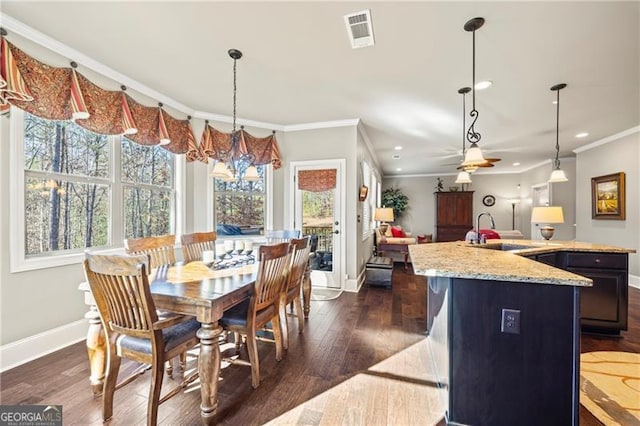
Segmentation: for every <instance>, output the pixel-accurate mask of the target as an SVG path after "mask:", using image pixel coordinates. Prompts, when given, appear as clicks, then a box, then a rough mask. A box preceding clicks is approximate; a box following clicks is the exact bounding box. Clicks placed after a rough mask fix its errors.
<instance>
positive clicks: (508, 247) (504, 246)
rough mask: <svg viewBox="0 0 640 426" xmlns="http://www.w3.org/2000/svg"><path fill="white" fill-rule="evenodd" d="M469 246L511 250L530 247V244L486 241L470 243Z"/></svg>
mask: <svg viewBox="0 0 640 426" xmlns="http://www.w3.org/2000/svg"><path fill="white" fill-rule="evenodd" d="M470 247H476V248H483V249H489V250H501V251H511V250H523V249H530V248H532V247H531V246H528V245H527V246H525V245H521V244H508V243H495V244H492V243H487V244H478V245H472V246H470Z"/></svg>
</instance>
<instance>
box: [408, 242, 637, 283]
mask: <svg viewBox="0 0 640 426" xmlns="http://www.w3.org/2000/svg"><path fill="white" fill-rule="evenodd" d="M500 244H505V245H509V246H513V247H514V250H510V251H502V250H491V249H489V248H483V246H484V247H486V246H495V245H500ZM515 246H520V247H523V246H526V248H517V247H515ZM554 251H583V252H599V253H634V252H635V250H630V249H624V248H619V247H613V246H607V245H602V244H592V243H581V242H576V241H567V242H563V241H553V242H551V241H532V240H490V241H489V243H487V244H484V245H479V246H478V245H471V244H468V243H465V242H462V241H457V242H451V243H432V244H415V245H410V246H409V254H410V255H411V262H412V264H413V269H414V271H415V273H416V274H417V275H426V276H429V277H452V278H468V279H477V280H494V281H514V282H525V283H539V284H554V285H571V286H583V287H589V286H591V285H592V281H591V279H589V278H585V277H583V276H580V275H576V274H572V273H570V272H567V271H564V270H562V269H558V268H554V267H552V266H549V265H546V264H544V263H540V262H536V261H534V260H530V259H527V258H525V257H523V256H526V255H530V254H539V253H550V252H554Z"/></svg>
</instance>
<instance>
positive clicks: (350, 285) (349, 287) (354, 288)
mask: <svg viewBox="0 0 640 426" xmlns="http://www.w3.org/2000/svg"><path fill="white" fill-rule="evenodd" d="M363 283H364V268H363V269H362V271H361V272H360V274H359V275H358V277H357V278H355V279H353V278H351V279H347V281H346V282H345V284H344V291H348V292H351V293H357V292H359V291H360V287H362V284H363Z"/></svg>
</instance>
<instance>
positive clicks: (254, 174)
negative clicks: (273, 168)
mask: <svg viewBox="0 0 640 426" xmlns="http://www.w3.org/2000/svg"><path fill="white" fill-rule="evenodd" d="M244 180H246V181H249V182H255V181H258V180H260V175H258V169H257V168H256V166H254V165H253V164H252V165H250V166H249V167H247V170H245V172H244Z"/></svg>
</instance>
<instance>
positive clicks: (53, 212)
mask: <svg viewBox="0 0 640 426" xmlns="http://www.w3.org/2000/svg"><path fill="white" fill-rule="evenodd" d="M109 151H110V150H109V143H108V139H107V136H103V135H96V134H93V133H91V132H88V131H86V130H84V129H82V128H80V127H79V126H76V125H75V124H73V123H72V122H65V121H48V120H42V119H40V118H37V117H35V116H33V115H30V114H28V113H26V114H24V157H23V158H24V183H25V185H24V188H25V190H24V207H25V208H24V229H25V244H24V254H25V256H32V255H41V254H44V253H51V252H57V251H65V250H79V249H80V250H81V249H84V248H86V247H100V246H106V245H107V244H108V242H109V226H108V225H109V224H108V220H107V218H108V217H109V198H110V196H109V194H110V190H111V182H110V180H109V163H110V161H109V157H110V152H109Z"/></svg>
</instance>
